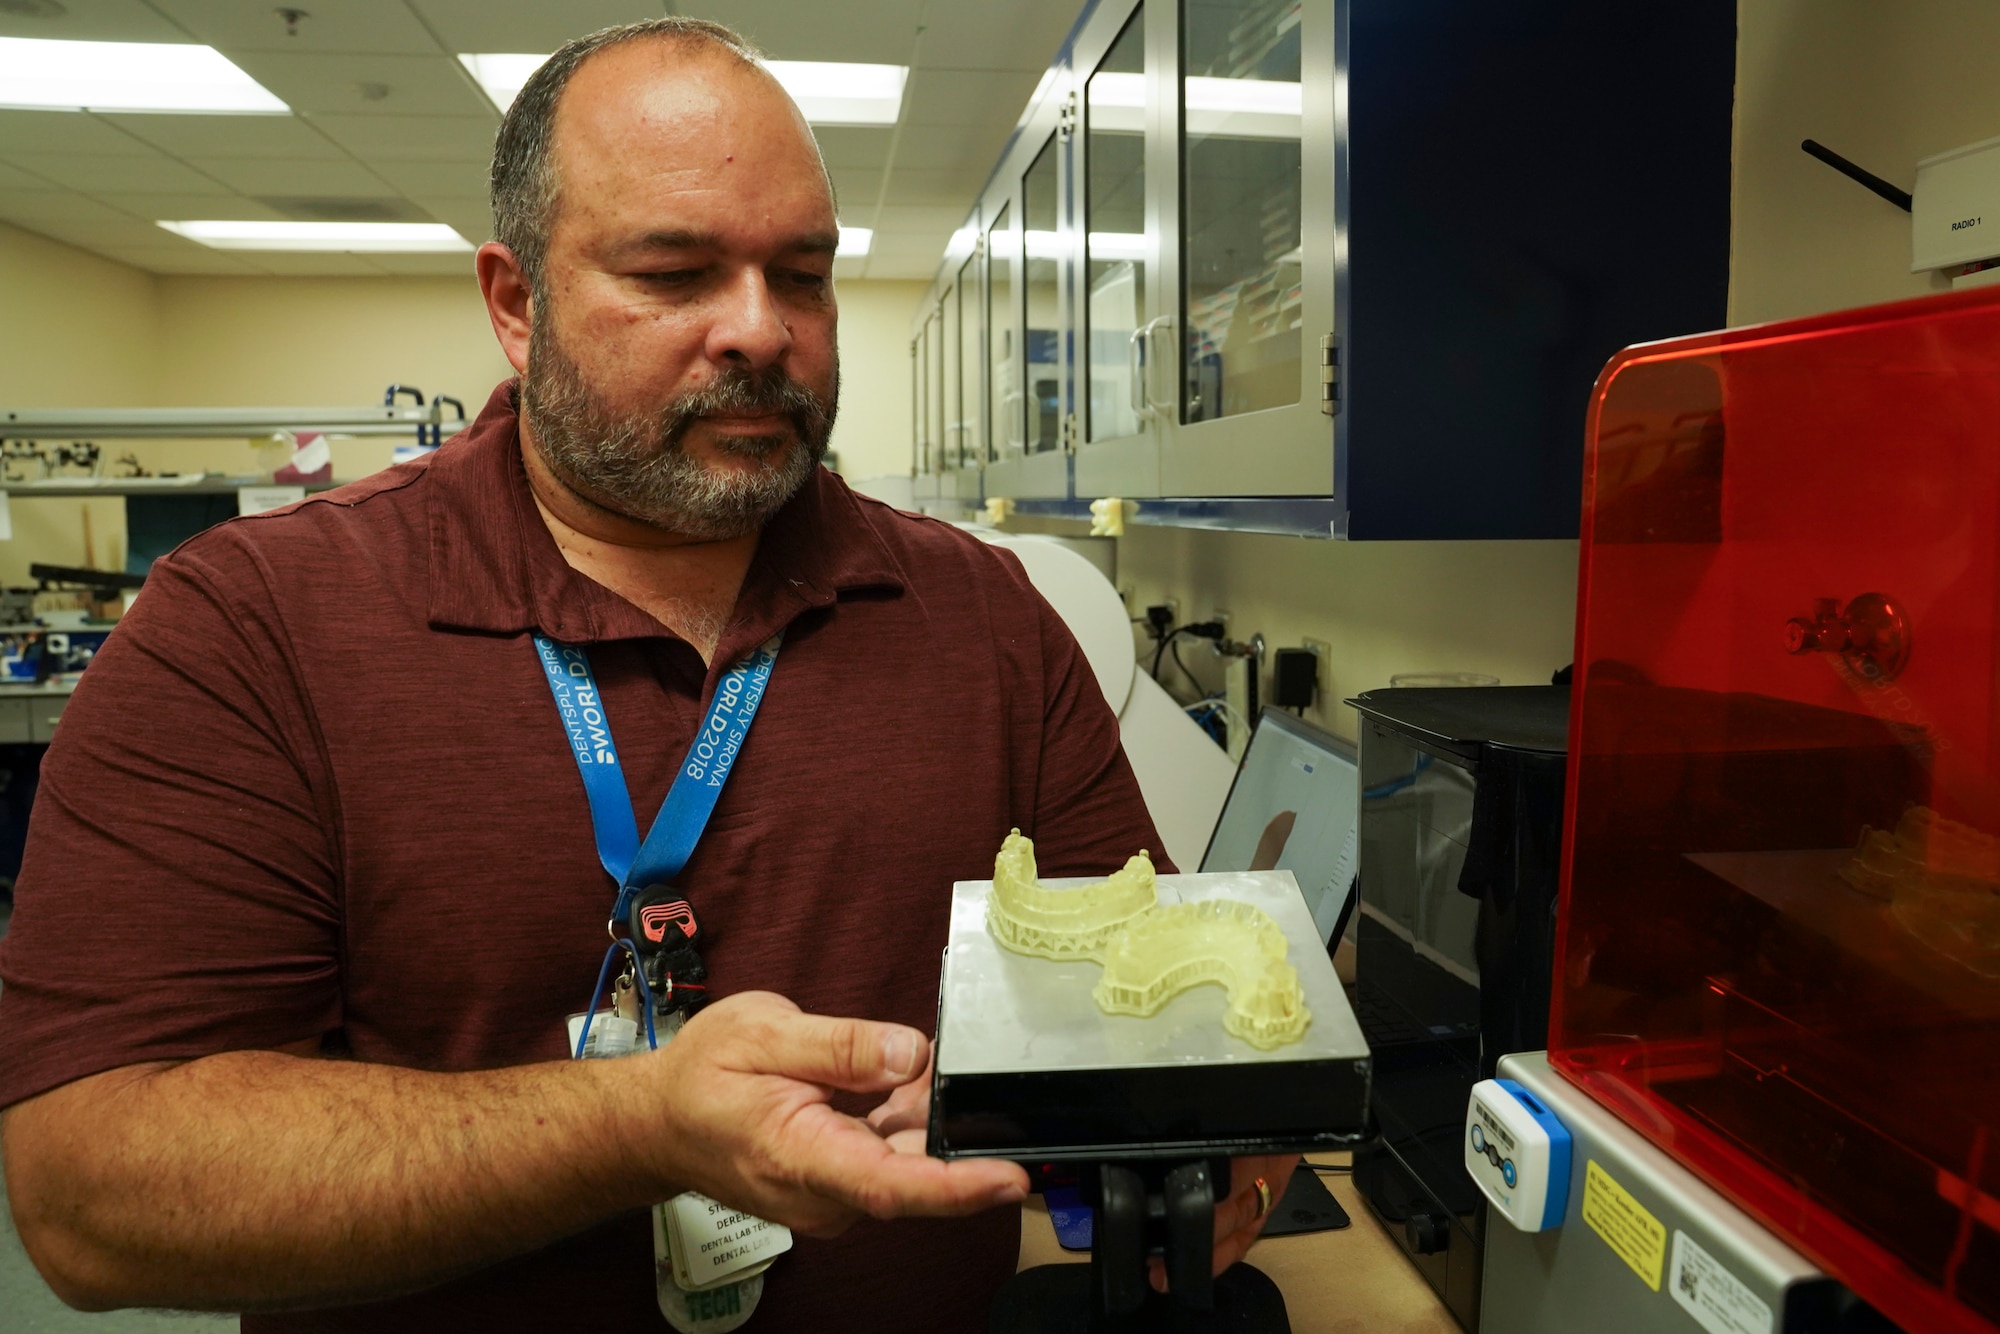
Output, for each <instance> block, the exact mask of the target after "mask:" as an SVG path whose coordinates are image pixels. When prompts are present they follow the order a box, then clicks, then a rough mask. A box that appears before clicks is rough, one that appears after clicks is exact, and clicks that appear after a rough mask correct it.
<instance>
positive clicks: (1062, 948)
mask: <svg viewBox="0 0 2000 1334" xmlns="http://www.w3.org/2000/svg"><path fill="white" fill-rule="evenodd" d="M1156 901H1157V898H1156V896H1155V894H1154V890H1153V859H1152V858H1151V857H1149V856H1148V855H1147V854H1146V853H1144V852H1141V853H1140V854H1139V855H1138V856H1136V857H1134V858H1132V859H1131V860H1130V861H1128V862H1126V863H1125V869H1124V870H1122V871H1120V872H1118V874H1116V875H1114V876H1112V877H1111V878H1110V879H1109V880H1107V881H1105V882H1104V883H1103V884H1101V885H1081V886H1078V887H1077V888H1076V889H1043V888H1042V885H1041V881H1040V879H1039V878H1038V877H1037V875H1036V873H1035V845H1034V844H1033V843H1032V842H1030V841H1029V840H1028V839H1025V838H1023V837H1021V831H1020V830H1018V829H1016V830H1014V831H1013V832H1011V833H1009V834H1008V835H1007V841H1006V842H1005V843H1002V844H1001V845H1000V855H999V856H998V857H995V858H994V859H993V896H992V897H991V898H989V899H987V900H986V930H987V932H988V933H989V934H990V935H992V937H993V938H994V939H995V940H997V941H999V942H1000V943H1001V944H1002V945H1005V946H1006V947H1007V948H1008V949H1010V950H1012V951H1014V953H1016V954H1038V955H1040V956H1041V957H1042V958H1044V959H1101V958H1102V957H1103V955H1104V949H1105V947H1106V946H1107V945H1108V944H1110V942H1111V938H1112V937H1113V936H1115V935H1117V934H1118V933H1119V932H1120V931H1123V930H1124V929H1125V927H1126V925H1127V924H1128V923H1129V922H1131V921H1132V920H1133V919H1135V918H1137V917H1139V916H1140V915H1141V914H1143V913H1145V912H1147V911H1149V910H1150V909H1151V908H1152V906H1153V904H1154V903H1155V902H1156Z"/></svg>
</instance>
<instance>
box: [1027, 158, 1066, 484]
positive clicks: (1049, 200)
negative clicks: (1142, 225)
mask: <svg viewBox="0 0 2000 1334" xmlns="http://www.w3.org/2000/svg"><path fill="white" fill-rule="evenodd" d="M1059 167H1060V162H1059V153H1058V149H1057V141H1056V136H1054V135H1050V136H1049V139H1048V142H1047V143H1045V144H1043V145H1042V151H1041V152H1039V153H1037V154H1036V155H1035V161H1034V163H1033V165H1031V166H1030V167H1029V168H1028V170H1027V171H1026V172H1025V173H1024V174H1023V175H1022V177H1021V222H1022V225H1023V231H1024V237H1023V239H1024V240H1025V242H1026V251H1027V323H1026V327H1027V344H1026V346H1025V347H1023V348H1022V352H1023V353H1025V355H1024V356H1023V358H1022V365H1023V366H1024V368H1025V374H1026V377H1027V380H1026V386H1025V389H1026V395H1025V396H1026V406H1027V418H1028V421H1027V444H1028V452H1029V453H1030V454H1047V453H1052V452H1054V451H1055V450H1058V449H1061V448H1062V411H1063V402H1062V335H1063V319H1062V256H1063V236H1062V223H1061V219H1062V201H1061V199H1060V197H1059V195H1060V190H1061V182H1060V178H1059V176H1058V170H1059Z"/></svg>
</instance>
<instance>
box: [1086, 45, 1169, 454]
mask: <svg viewBox="0 0 2000 1334" xmlns="http://www.w3.org/2000/svg"><path fill="white" fill-rule="evenodd" d="M1151 88H1152V84H1151V82H1150V81H1149V80H1148V79H1147V78H1146V11H1145V8H1144V6H1140V7H1139V8H1137V9H1135V10H1133V12H1132V17H1131V18H1130V19H1128V20H1127V21H1126V23H1125V26H1124V28H1123V29H1122V30H1121V31H1120V32H1119V34H1118V37H1117V39H1116V40H1115V41H1114V42H1112V44H1111V48H1110V50H1108V51H1107V52H1105V54H1104V58H1103V59H1102V60H1101V61H1100V62H1099V63H1098V65H1097V68H1096V70H1095V71H1093V72H1092V74H1091V76H1090V78H1089V80H1088V81H1087V82H1086V83H1085V84H1084V99H1083V100H1084V111H1083V115H1084V136H1085V145H1084V191H1083V193H1084V299H1083V306H1084V312H1083V313H1084V327H1085V329H1086V331H1087V335H1086V337H1087V341H1086V344H1085V348H1086V351H1085V361H1086V363H1087V365H1088V374H1087V377H1086V382H1087V384H1088V385H1089V394H1088V403H1087V406H1086V409H1085V430H1086V431H1087V433H1088V435H1087V438H1088V439H1090V440H1092V441H1099V440H1117V439H1121V438H1124V437H1127V436H1134V435H1137V434H1139V433H1140V431H1141V430H1143V429H1144V427H1145V422H1146V420H1147V418H1148V417H1149V416H1150V415H1151V414H1150V410H1149V409H1148V407H1147V404H1146V393H1147V389H1146V384H1145V376H1144V370H1145V367H1146V360H1145V359H1146V356H1147V353H1148V352H1149V350H1150V349H1148V348H1147V347H1146V346H1145V342H1146V337H1145V333H1144V330H1145V326H1146V323H1147V320H1146V310H1147V299H1148V295H1149V292H1148V273H1147V269H1148V267H1149V259H1150V256H1151V247H1150V246H1149V245H1148V244H1147V238H1146V131H1147V128H1148V126H1149V125H1150V123H1151V119H1152V117H1151V115H1150V112H1151V106H1150V100H1151V99H1150V97H1149V93H1150V90H1151Z"/></svg>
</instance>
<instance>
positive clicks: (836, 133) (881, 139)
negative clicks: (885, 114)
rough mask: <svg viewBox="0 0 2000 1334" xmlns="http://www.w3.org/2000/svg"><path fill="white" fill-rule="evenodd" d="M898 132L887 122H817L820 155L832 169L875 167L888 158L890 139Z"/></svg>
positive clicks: (814, 135) (814, 131) (816, 135)
mask: <svg viewBox="0 0 2000 1334" xmlns="http://www.w3.org/2000/svg"><path fill="white" fill-rule="evenodd" d="M894 134H895V131H894V129H893V128H891V127H890V126H887V125H882V126H874V125H815V126H814V127H813V137H814V138H815V139H817V140H819V152H820V156H821V157H823V158H825V159H826V165H827V167H828V168H829V169H834V168H847V167H876V168H879V167H881V165H882V164H883V163H884V162H885V161H887V160H888V157H889V140H890V139H891V138H892V137H893V136H894Z"/></svg>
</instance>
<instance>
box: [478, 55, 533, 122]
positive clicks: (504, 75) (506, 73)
mask: <svg viewBox="0 0 2000 1334" xmlns="http://www.w3.org/2000/svg"><path fill="white" fill-rule="evenodd" d="M547 59H548V57H547V56H535V55H522V54H521V53H519V52H511V51H490V52H487V53H486V54H485V55H474V56H460V57H459V58H458V63H459V64H461V65H463V66H465V69H466V72H467V73H469V74H470V75H472V78H473V81H474V82H475V83H477V84H478V85H479V86H480V87H481V88H483V89H485V90H486V95H487V96H488V97H489V98H491V99H492V100H493V105H494V106H496V107H499V108H500V109H501V110H502V111H505V110H506V109H507V108H508V107H510V106H513V105H514V99H515V98H516V97H518V96H520V93H521V87H522V85H523V84H525V83H527V81H528V76H529V75H530V74H533V73H534V72H535V71H536V70H538V69H540V68H541V67H542V62H544V61H546V60H547Z"/></svg>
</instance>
